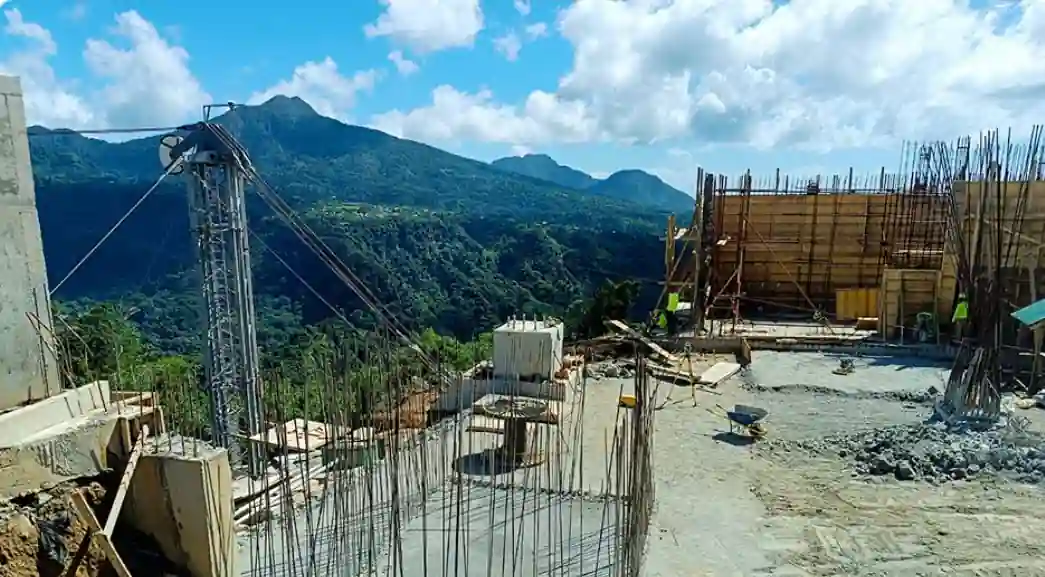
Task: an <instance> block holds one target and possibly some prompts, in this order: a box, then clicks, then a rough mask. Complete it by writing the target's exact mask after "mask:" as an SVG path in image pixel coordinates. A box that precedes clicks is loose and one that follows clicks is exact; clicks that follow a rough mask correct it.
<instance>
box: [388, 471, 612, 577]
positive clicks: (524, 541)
mask: <svg viewBox="0 0 1045 577" xmlns="http://www.w3.org/2000/svg"><path fill="white" fill-rule="evenodd" d="M462 501H463V502H462ZM426 505H427V506H426V508H425V510H424V511H422V513H421V514H420V515H419V516H418V517H417V518H415V519H413V520H412V521H410V522H409V523H408V524H407V525H406V528H405V530H404V531H403V533H402V544H401V547H399V551H396V552H393V553H391V554H389V555H386V556H384V558H383V560H382V561H381V562H380V563H379V564H378V565H377V567H376V573H377V574H379V575H391V574H399V575H404V576H408V577H424V576H427V575H432V574H436V573H442V572H443V571H442V569H443V568H444V567H446V568H449V569H450V570H449V571H448V573H450V574H453V575H457V576H460V577H480V576H482V577H487V576H489V575H502V574H503V575H585V576H592V577H594V576H609V575H616V574H619V573H618V572H619V570H615V565H614V560H615V559H616V558H617V550H618V548H619V547H620V546H621V544H620V540H621V535H620V534H619V533H618V532H617V530H616V529H615V525H616V524H618V523H620V519H619V518H618V517H619V516H620V515H623V510H624V507H623V506H621V505H619V504H617V503H612V502H591V501H583V500H580V499H572V498H566V497H561V496H558V495H551V494H543V493H538V492H533V491H520V490H507V491H505V490H496V489H489V488H481V487H463V488H461V489H458V488H457V487H448V488H446V489H444V490H443V491H440V492H437V493H436V494H434V495H432V496H431V497H430V498H429V499H428V501H427V502H426ZM458 506H459V507H460V510H461V511H462V514H461V515H453V514H449V513H450V511H449V510H448V509H447V508H448V507H458ZM621 525H622V523H621ZM393 567H394V570H393Z"/></svg>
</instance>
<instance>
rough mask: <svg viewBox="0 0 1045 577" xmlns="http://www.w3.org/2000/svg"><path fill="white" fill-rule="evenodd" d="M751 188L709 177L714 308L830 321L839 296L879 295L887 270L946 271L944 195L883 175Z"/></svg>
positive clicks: (747, 181) (745, 181)
mask: <svg viewBox="0 0 1045 577" xmlns="http://www.w3.org/2000/svg"><path fill="white" fill-rule="evenodd" d="M753 182H754V181H753V179H751V177H750V176H747V175H745V176H743V177H740V178H739V179H736V180H735V181H733V182H730V181H729V180H727V179H725V178H723V177H711V179H710V180H709V181H708V186H706V187H705V189H707V188H708V187H710V188H711V189H712V190H711V191H710V193H709V194H705V198H706V199H707V200H708V202H710V203H711V210H710V211H709V213H710V218H708V219H706V221H705V224H704V226H705V228H707V227H711V228H712V229H713V238H714V239H715V241H716V242H715V244H714V248H713V249H712V251H711V252H712V254H711V259H710V269H711V270H710V279H709V282H710V285H711V291H710V294H711V295H712V296H715V295H718V296H719V299H718V300H717V302H715V305H717V306H722V299H732V297H733V295H739V296H740V299H739V300H740V301H741V304H742V306H745V307H749V308H750V307H752V306H754V307H766V306H770V307H783V308H785V309H788V308H791V309H796V310H798V309H800V310H806V311H808V310H810V309H820V310H824V311H827V312H834V311H835V304H836V300H837V298H838V295H839V291H846V290H851V289H857V288H872V287H878V286H880V285H881V283H882V274H883V271H884V270H886V269H888V268H902V269H925V270H939V269H940V267H941V264H942V261H943V256H944V245H945V244H946V234H945V228H944V227H945V226H946V223H947V222H948V219H949V214H950V212H951V210H952V209H951V205H950V204H948V202H947V201H946V198H945V197H944V196H943V195H939V194H929V193H927V192H925V191H919V190H917V189H914V190H912V189H910V188H906V187H905V186H903V184H902V182H903V179H901V178H899V177H896V176H887V175H885V174H884V173H881V174H878V175H874V176H872V177H868V178H865V179H862V183H861V184H860V185H859V186H857V185H855V184H854V179H853V176H852V175H851V174H850V175H849V176H847V177H845V178H842V177H834V178H831V179H821V178H817V179H789V178H787V177H780V176H779V175H777V176H776V177H774V178H773V179H772V183H773V185H772V186H771V187H769V186H766V185H765V184H762V185H755V184H754V183H753ZM782 182H783V185H781V183H782ZM792 182H793V183H795V184H789V183H792ZM820 182H831V183H832V185H831V186H830V187H827V188H825V187H822V186H821V185H820ZM842 183H845V184H844V186H843V185H842ZM690 270H691V269H690Z"/></svg>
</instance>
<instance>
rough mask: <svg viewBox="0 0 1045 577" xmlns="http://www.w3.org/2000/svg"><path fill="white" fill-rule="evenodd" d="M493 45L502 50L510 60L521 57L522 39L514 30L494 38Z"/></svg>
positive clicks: (499, 50)
mask: <svg viewBox="0 0 1045 577" xmlns="http://www.w3.org/2000/svg"><path fill="white" fill-rule="evenodd" d="M493 47H494V49H496V50H497V51H498V52H500V53H501V54H502V55H503V56H504V57H505V58H506V59H507V60H508V62H515V61H516V60H518V59H519V51H520V50H522V41H521V40H519V36H517V35H516V34H515V33H514V32H509V33H508V34H505V35H504V36H499V37H497V38H494V39H493Z"/></svg>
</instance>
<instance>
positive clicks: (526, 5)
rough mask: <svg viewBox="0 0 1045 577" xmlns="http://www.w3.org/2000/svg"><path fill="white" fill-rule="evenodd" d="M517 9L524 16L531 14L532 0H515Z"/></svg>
mask: <svg viewBox="0 0 1045 577" xmlns="http://www.w3.org/2000/svg"><path fill="white" fill-rule="evenodd" d="M514 4H515V10H516V11H517V12H518V13H519V14H522V15H523V16H528V15H529V14H530V0H515V2H514Z"/></svg>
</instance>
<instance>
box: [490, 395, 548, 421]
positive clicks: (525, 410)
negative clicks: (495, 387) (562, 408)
mask: <svg viewBox="0 0 1045 577" xmlns="http://www.w3.org/2000/svg"><path fill="white" fill-rule="evenodd" d="M482 408H483V411H484V412H485V413H486V414H487V415H489V416H491V417H500V418H502V419H536V418H539V417H541V416H543V415H545V414H546V413H547V412H548V403H547V402H545V401H540V400H537V399H526V398H500V399H496V400H494V401H491V402H488V403H483V405H482Z"/></svg>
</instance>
